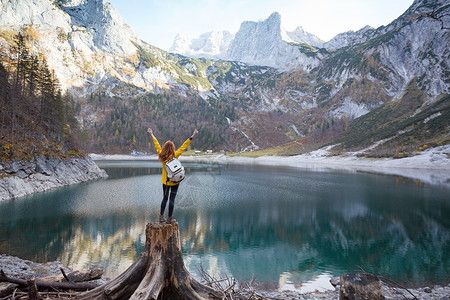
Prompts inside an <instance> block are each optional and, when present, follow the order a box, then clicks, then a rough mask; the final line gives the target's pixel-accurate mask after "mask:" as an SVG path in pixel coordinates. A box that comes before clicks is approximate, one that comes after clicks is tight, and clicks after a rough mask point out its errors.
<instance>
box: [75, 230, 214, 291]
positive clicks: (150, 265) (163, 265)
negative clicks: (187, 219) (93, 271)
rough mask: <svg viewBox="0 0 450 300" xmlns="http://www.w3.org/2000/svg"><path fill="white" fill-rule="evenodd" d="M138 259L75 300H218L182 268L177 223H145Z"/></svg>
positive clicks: (207, 288)
mask: <svg viewBox="0 0 450 300" xmlns="http://www.w3.org/2000/svg"><path fill="white" fill-rule="evenodd" d="M145 234H146V242H145V247H144V249H143V250H142V253H141V255H140V256H139V257H138V259H137V260H136V261H135V262H134V263H133V264H132V265H131V266H130V267H129V268H128V269H127V270H126V271H125V272H123V273H122V274H121V275H119V276H118V277H116V278H115V279H114V280H112V281H110V282H108V283H106V284H104V285H102V286H99V287H97V288H95V289H93V290H90V291H87V292H84V293H82V294H81V295H79V296H78V297H77V299H80V300H82V299H86V300H87V299H155V300H156V299H164V300H165V299H221V298H222V297H221V293H220V292H218V291H216V290H214V289H212V288H210V287H208V286H206V285H203V284H201V283H199V282H198V281H196V280H195V279H194V278H192V276H191V275H190V273H189V271H188V270H187V269H186V268H185V266H184V262H183V255H182V251H181V241H180V231H179V227H178V223H176V222H175V223H172V224H163V223H149V224H147V227H146V232H145Z"/></svg>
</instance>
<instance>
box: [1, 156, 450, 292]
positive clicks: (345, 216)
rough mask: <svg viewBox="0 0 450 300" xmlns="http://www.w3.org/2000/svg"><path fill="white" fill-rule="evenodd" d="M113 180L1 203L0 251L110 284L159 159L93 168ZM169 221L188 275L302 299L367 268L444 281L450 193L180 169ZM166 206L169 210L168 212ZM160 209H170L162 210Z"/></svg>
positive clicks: (372, 177)
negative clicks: (182, 175)
mask: <svg viewBox="0 0 450 300" xmlns="http://www.w3.org/2000/svg"><path fill="white" fill-rule="evenodd" d="M97 164H98V165H99V166H100V167H101V168H103V169H105V170H106V171H107V173H108V174H109V178H108V179H105V180H99V181H93V182H90V183H84V184H78V185H74V186H69V187H63V188H58V189H55V190H52V191H48V192H44V193H40V194H35V195H32V196H28V197H24V198H20V199H16V200H12V201H7V202H0V253H6V254H9V255H15V256H19V257H20V258H24V259H30V260H34V261H39V262H46V261H55V260H58V261H61V262H62V263H63V264H64V265H67V266H70V267H72V268H75V269H86V268H91V267H102V268H103V269H104V270H105V273H106V275H108V276H110V277H115V276H117V275H118V274H120V273H121V272H123V271H124V270H125V269H126V268H127V267H128V266H129V265H131V264H132V262H133V261H134V259H135V258H136V257H137V256H138V255H139V253H140V251H141V249H142V248H143V245H144V243H145V225H146V224H147V223H148V222H154V221H156V220H157V217H158V212H159V206H160V202H161V198H162V186H161V185H162V184H161V175H160V174H161V164H160V163H159V162H158V161H97ZM184 165H185V168H186V173H187V177H186V179H185V180H184V181H183V182H182V183H181V186H180V188H179V192H178V195H177V198H176V203H175V212H174V217H175V218H176V219H177V221H178V222H179V225H180V232H181V241H182V248H183V255H184V262H185V264H186V266H187V268H188V269H189V271H190V272H191V273H192V274H193V275H194V277H197V278H198V277H199V268H200V266H201V267H202V268H203V269H204V270H205V271H207V272H208V273H209V274H211V275H215V276H219V275H222V276H225V275H227V276H232V277H235V278H236V279H238V280H243V281H250V280H251V279H252V277H254V278H255V279H256V280H257V281H258V282H260V283H261V284H262V285H263V286H265V287H266V288H268V289H291V290H298V291H301V292H308V291H311V290H315V289H318V290H324V289H328V288H331V285H330V283H329V279H330V278H331V277H334V276H339V275H342V274H344V273H350V272H359V271H361V270H364V271H366V272H371V273H374V274H377V275H381V276H384V277H388V278H390V279H392V280H396V281H398V282H401V283H404V284H406V285H407V286H408V287H413V286H417V285H418V286H423V285H426V284H448V283H449V279H450V275H449V274H450V255H449V253H450V217H449V216H450V188H449V187H448V186H445V185H433V184H424V183H421V182H419V181H417V180H412V179H408V178H404V177H400V176H389V175H382V174H372V173H360V172H349V171H347V172H345V171H314V170H309V169H301V168H289V167H274V166H253V165H241V166H240V165H232V164H228V165H220V164H208V163H193V162H186V163H185V164H184ZM167 209H168V208H167ZM166 214H167V210H166Z"/></svg>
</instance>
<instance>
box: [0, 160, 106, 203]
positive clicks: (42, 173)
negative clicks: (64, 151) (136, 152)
mask: <svg viewBox="0 0 450 300" xmlns="http://www.w3.org/2000/svg"><path fill="white" fill-rule="evenodd" d="M0 175H1V176H0V202H1V201H7V200H12V199H17V198H21V197H25V196H28V195H32V194H36V193H39V192H44V191H48V190H51V189H54V188H57V187H62V186H66V185H72V184H76V183H82V182H87V181H90V180H96V179H102V178H107V177H108V175H107V174H106V172H105V171H104V170H101V169H100V168H99V167H98V166H97V164H96V163H95V162H94V161H93V160H92V158H90V157H89V156H85V157H75V158H70V159H61V158H57V157H53V158H45V157H43V156H40V157H36V158H33V159H31V160H30V161H20V160H12V161H9V162H0Z"/></svg>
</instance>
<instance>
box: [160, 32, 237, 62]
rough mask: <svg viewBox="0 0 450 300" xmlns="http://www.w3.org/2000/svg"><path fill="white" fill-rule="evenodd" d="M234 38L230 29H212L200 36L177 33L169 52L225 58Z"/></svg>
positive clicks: (190, 55)
mask: <svg viewBox="0 0 450 300" xmlns="http://www.w3.org/2000/svg"><path fill="white" fill-rule="evenodd" d="M233 38H234V35H233V34H231V33H230V32H229V31H210V32H207V33H204V34H202V35H200V36H199V37H198V38H194V37H191V36H188V35H184V34H177V36H176V37H175V40H174V42H173V45H172V47H171V48H170V49H169V52H172V53H178V54H181V55H185V56H189V57H206V58H223V57H224V54H225V53H226V51H227V49H228V46H229V45H230V42H231V41H232V39H233Z"/></svg>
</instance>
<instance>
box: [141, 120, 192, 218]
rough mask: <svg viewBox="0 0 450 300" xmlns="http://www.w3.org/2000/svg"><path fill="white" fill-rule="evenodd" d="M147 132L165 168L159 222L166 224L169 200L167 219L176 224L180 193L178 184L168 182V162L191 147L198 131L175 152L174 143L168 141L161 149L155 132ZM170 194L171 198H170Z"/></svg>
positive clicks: (149, 130)
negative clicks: (165, 212)
mask: <svg viewBox="0 0 450 300" xmlns="http://www.w3.org/2000/svg"><path fill="white" fill-rule="evenodd" d="M147 132H148V133H150V135H151V136H152V138H153V143H154V144H155V148H156V152H158V159H159V160H160V161H161V162H162V164H163V168H162V184H163V194H164V196H163V200H162V202H161V210H160V213H159V221H160V222H165V221H166V219H164V210H166V204H167V199H168V198H169V199H170V202H169V217H168V219H167V222H168V223H172V222H175V221H176V220H175V219H174V218H173V217H172V214H173V207H174V205H175V196H176V195H177V191H178V184H179V183H175V182H172V181H168V180H167V171H166V168H165V166H166V162H167V161H168V160H169V159H171V158H173V157H175V158H178V157H180V155H181V154H182V153H183V151H184V150H185V149H186V148H187V147H188V146H189V144H190V143H191V141H192V139H193V138H194V136H195V135H196V134H197V133H198V131H197V129H195V130H194V133H193V134H192V135H191V137H190V138H188V139H187V140H186V141H185V142H184V143H183V145H181V147H180V148H178V150H177V151H175V145H174V144H173V142H172V141H167V142H166V143H165V144H164V146H163V147H162V148H161V146H160V145H159V142H158V140H157V139H156V137H155V136H154V135H153V130H152V129H151V128H148V129H147ZM169 192H170V197H169Z"/></svg>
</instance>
